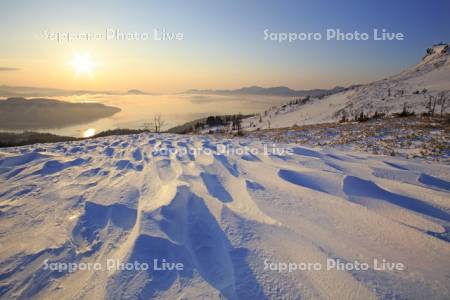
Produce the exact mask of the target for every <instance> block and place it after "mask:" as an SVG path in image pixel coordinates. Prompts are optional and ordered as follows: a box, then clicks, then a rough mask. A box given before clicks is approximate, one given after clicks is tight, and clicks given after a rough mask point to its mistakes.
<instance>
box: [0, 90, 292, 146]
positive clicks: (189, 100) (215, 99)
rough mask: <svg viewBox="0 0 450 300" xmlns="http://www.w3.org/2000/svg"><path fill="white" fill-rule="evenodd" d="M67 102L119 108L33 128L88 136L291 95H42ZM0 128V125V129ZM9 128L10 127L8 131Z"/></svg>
mask: <svg viewBox="0 0 450 300" xmlns="http://www.w3.org/2000/svg"><path fill="white" fill-rule="evenodd" d="M45 98H50V99H58V100H63V101H69V102H99V103H103V104H105V105H109V106H115V107H119V108H120V109H121V111H120V112H119V113H117V114H115V115H113V116H111V117H107V118H103V119H99V120H96V121H94V122H89V123H85V124H79V125H73V126H68V127H62V128H34V129H33V131H39V132H50V133H53V134H58V135H65V136H75V137H89V136H92V135H94V134H96V133H99V132H101V131H104V130H108V129H115V128H130V129H140V128H144V127H145V126H146V125H148V124H149V123H151V122H152V120H153V117H154V116H155V115H161V116H162V119H163V120H164V122H165V125H164V127H163V130H164V129H169V128H172V127H174V126H176V125H181V124H184V123H186V122H189V121H192V120H195V119H199V118H203V117H207V116H209V115H225V114H238V113H241V114H252V113H259V112H262V111H264V110H266V109H268V108H269V107H271V106H274V105H279V104H282V103H285V102H287V101H289V100H291V98H287V97H276V96H260V95H205V94H201V95H197V94H195V95H194V94H170V95H106V94H89V95H83V96H68V97H51V96H49V97H45ZM0 129H1V128H0ZM9 131H11V130H9Z"/></svg>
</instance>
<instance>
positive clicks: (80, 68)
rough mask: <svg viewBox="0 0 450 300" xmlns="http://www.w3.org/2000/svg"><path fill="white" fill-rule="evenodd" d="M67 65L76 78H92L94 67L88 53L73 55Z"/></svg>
mask: <svg viewBox="0 0 450 300" xmlns="http://www.w3.org/2000/svg"><path fill="white" fill-rule="evenodd" d="M69 64H70V65H71V66H72V67H73V69H74V71H75V75H76V76H82V75H88V76H89V77H92V76H93V73H92V72H93V70H94V68H95V65H96V64H95V63H94V61H93V60H92V58H91V54H90V53H89V52H86V53H74V54H73V57H72V60H71V61H70V63H69Z"/></svg>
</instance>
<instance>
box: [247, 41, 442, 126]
mask: <svg viewBox="0 0 450 300" xmlns="http://www.w3.org/2000/svg"><path fill="white" fill-rule="evenodd" d="M430 49H432V50H430V51H429V54H427V55H425V56H424V57H423V58H422V61H421V62H420V63H419V64H417V65H415V66H413V67H411V68H409V69H407V70H405V71H403V72H401V73H399V74H397V75H394V76H391V77H388V78H385V79H382V80H379V81H375V82H372V83H369V84H365V85H361V86H357V87H353V88H350V89H348V90H346V91H343V92H340V93H336V94H333V95H331V96H328V97H324V98H321V99H319V98H312V99H311V100H310V101H308V102H306V103H305V104H297V105H283V106H280V107H273V108H272V109H269V110H268V111H266V113H262V114H261V118H260V116H259V115H257V116H255V117H252V118H248V119H245V120H244V122H243V127H244V128H245V129H246V130H256V129H258V128H259V129H267V128H283V127H291V126H294V125H309V124H319V123H326V122H335V121H338V120H339V119H340V118H341V117H342V113H343V112H345V113H346V114H347V117H349V116H352V115H354V114H358V115H359V113H360V112H361V111H363V112H364V113H365V114H368V115H372V114H373V113H375V111H377V112H378V113H386V114H390V113H394V112H400V111H402V109H403V105H404V104H405V103H406V104H407V106H408V109H409V110H410V111H411V110H412V111H415V112H416V113H420V112H424V111H426V108H425V105H426V103H427V100H428V97H429V96H430V95H431V96H436V95H437V94H438V93H439V92H442V91H447V92H448V91H450V50H449V47H448V45H447V44H444V45H435V46H433V47H432V48H430Z"/></svg>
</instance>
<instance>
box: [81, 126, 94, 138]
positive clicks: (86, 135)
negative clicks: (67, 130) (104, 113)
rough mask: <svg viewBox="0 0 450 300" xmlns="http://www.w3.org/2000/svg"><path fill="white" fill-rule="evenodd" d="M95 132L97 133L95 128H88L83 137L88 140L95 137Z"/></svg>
mask: <svg viewBox="0 0 450 300" xmlns="http://www.w3.org/2000/svg"><path fill="white" fill-rule="evenodd" d="M95 132H96V130H95V128H88V129H86V130H85V131H83V137H84V138H88V137H91V136H94V135H95Z"/></svg>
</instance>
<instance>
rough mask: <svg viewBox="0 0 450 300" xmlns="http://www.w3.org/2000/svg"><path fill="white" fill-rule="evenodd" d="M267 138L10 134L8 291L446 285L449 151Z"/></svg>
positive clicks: (290, 292) (395, 289)
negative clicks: (403, 151) (401, 153)
mask: <svg viewBox="0 0 450 300" xmlns="http://www.w3.org/2000/svg"><path fill="white" fill-rule="evenodd" d="M422 78H423V77H422ZM366 89H367V91H369V89H368V87H367V88H366ZM354 93H356V92H354ZM268 146H269V147H268V148H267V145H264V144H262V143H261V142H260V141H258V140H257V139H249V138H243V139H233V140H216V139H214V138H213V137H203V136H177V135H152V134H140V135H129V136H112V137H105V138H97V139H90V140H84V141H79V142H70V143H57V144H42V145H35V146H24V147H17V148H8V149H3V150H2V151H1V153H0V245H1V247H0V297H1V298H5V299H7V298H8V299H9V298H13V299H31V298H33V299H103V298H108V299H150V298H164V299H198V298H201V299H210V298H227V299H266V298H268V299H300V298H302V299H376V298H380V299H448V298H450V279H449V270H450V265H449V261H450V247H449V244H448V243H449V241H450V236H449V228H450V203H449V201H448V200H449V196H450V167H449V166H448V165H439V164H427V163H423V162H420V161H415V160H404V159H400V158H392V157H386V156H378V155H370V154H367V153H360V152H355V151H353V152H341V151H337V150H336V151H332V152H331V151H330V150H327V151H324V150H321V149H312V148H305V147H299V146H298V145H291V144H277V145H276V149H273V148H272V145H268ZM245 147H247V148H245ZM224 149H228V152H227V153H224V151H223V150H224ZM239 149H240V150H239ZM245 151H247V152H248V153H245ZM117 262H119V263H117ZM155 262H156V266H155ZM121 263H122V264H123V263H130V264H131V265H132V267H131V268H130V269H129V270H127V269H126V268H128V267H129V265H127V266H126V267H125V265H122V267H121V265H120V264H121ZM337 263H340V264H341V265H340V267H339V265H338V264H337ZM344 263H346V266H345V267H343V266H342V264H344ZM362 263H364V264H367V266H368V268H367V269H361V267H359V268H358V267H357V265H358V264H360V265H361V264H362ZM136 264H138V266H137V265H136ZM144 264H147V266H149V269H147V270H144V269H143V266H144ZM168 264H169V265H168ZM173 264H178V265H177V269H174V268H175V265H173ZM333 264H334V267H333ZM393 264H395V265H393ZM88 266H90V267H89V268H90V269H87V268H88ZM288 266H289V268H290V269H291V270H289V269H287V270H286V269H284V268H288ZM352 266H353V267H352ZM364 266H365V265H364ZM401 266H403V267H401ZM163 267H164V268H165V270H161V268H163ZM77 268H78V269H77ZM81 268H83V269H84V270H81ZM121 268H122V269H121ZM168 268H170V270H169V269H168ZM355 268H356V269H355ZM364 268H365V267H364ZM392 268H394V269H392ZM86 269H87V270H86ZM299 269H303V270H299Z"/></svg>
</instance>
